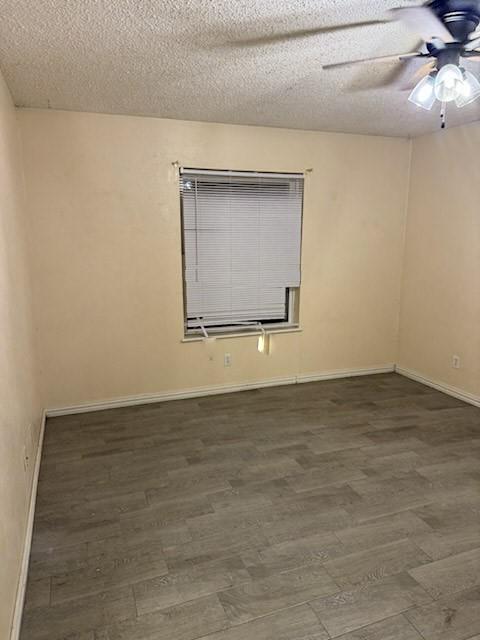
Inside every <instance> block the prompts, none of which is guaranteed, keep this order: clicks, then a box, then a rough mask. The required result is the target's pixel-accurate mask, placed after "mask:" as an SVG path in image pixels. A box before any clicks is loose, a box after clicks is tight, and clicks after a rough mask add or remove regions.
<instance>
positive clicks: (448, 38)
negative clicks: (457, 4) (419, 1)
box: [391, 6, 455, 42]
mask: <svg viewBox="0 0 480 640" xmlns="http://www.w3.org/2000/svg"><path fill="white" fill-rule="evenodd" d="M391 13H392V15H393V16H394V17H395V18H396V19H397V20H401V21H402V22H403V23H404V24H405V25H406V26H407V27H408V28H409V29H410V30H411V31H414V32H415V33H417V34H418V35H419V36H421V37H422V38H423V40H424V41H425V42H430V41H431V40H433V39H434V38H440V40H443V42H455V39H454V37H453V36H452V34H451V33H450V31H449V30H448V29H447V27H446V26H445V25H444V24H443V22H442V21H441V20H440V18H439V17H438V16H437V15H436V14H435V13H434V12H433V11H432V9H430V8H429V7H422V6H420V7H398V8H396V9H391Z"/></svg>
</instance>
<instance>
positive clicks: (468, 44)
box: [242, 0, 480, 126]
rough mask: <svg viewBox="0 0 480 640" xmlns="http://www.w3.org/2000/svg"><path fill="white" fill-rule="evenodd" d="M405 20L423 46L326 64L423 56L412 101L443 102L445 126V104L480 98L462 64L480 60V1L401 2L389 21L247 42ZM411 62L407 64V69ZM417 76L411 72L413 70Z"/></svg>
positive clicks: (424, 104) (260, 41)
mask: <svg viewBox="0 0 480 640" xmlns="http://www.w3.org/2000/svg"><path fill="white" fill-rule="evenodd" d="M394 20H400V21H402V22H403V23H404V24H405V25H406V26H407V27H408V28H409V29H410V30H411V31H413V32H415V33H416V34H417V35H419V36H420V37H421V39H422V41H423V45H422V46H421V48H420V50H417V51H413V52H408V53H401V54H395V55H389V56H381V57H376V58H363V59H358V60H346V61H342V62H336V63H333V64H325V65H322V67H323V69H325V70H327V71H329V70H334V69H338V68H340V67H347V66H352V65H357V64H369V63H378V62H393V61H397V62H400V63H403V64H405V63H407V64H408V63H410V62H411V61H413V60H415V59H421V60H423V61H424V64H423V66H422V67H421V68H420V69H419V70H417V72H416V73H415V74H414V76H413V77H414V80H415V81H417V84H416V86H415V88H414V89H413V91H412V92H411V94H410V96H409V100H410V101H411V102H413V103H414V104H416V105H417V106H419V107H422V108H423V109H427V110H430V109H431V108H432V106H433V104H434V103H435V101H436V100H439V101H440V102H441V103H442V126H444V124H445V104H446V103H447V102H453V101H455V102H456V104H457V106H458V107H463V106H465V105H466V104H469V103H470V102H473V100H475V99H476V98H478V97H480V82H479V81H478V80H477V78H476V77H475V76H474V75H473V74H472V73H471V72H470V71H468V70H465V69H464V68H463V66H461V61H462V59H467V60H472V61H480V29H479V31H477V27H479V24H480V0H431V1H430V2H428V3H427V4H424V5H419V6H407V7H398V8H395V9H391V10H390V19H388V20H378V19H377V20H367V21H363V22H357V23H352V24H341V25H333V26H329V27H319V28H311V29H305V30H299V31H293V32H290V33H285V34H275V35H273V36H267V37H264V38H256V39H251V40H246V41H243V43H242V44H244V45H255V44H257V45H258V44H262V45H265V44H270V43H274V42H278V41H281V40H285V39H288V40H291V39H298V38H305V37H308V36H316V35H319V34H323V33H332V32H336V31H340V30H344V29H355V28H359V27H366V26H371V25H378V24H385V23H388V22H392V21H394ZM408 69H409V67H408V66H407V71H408ZM412 75H413V71H412Z"/></svg>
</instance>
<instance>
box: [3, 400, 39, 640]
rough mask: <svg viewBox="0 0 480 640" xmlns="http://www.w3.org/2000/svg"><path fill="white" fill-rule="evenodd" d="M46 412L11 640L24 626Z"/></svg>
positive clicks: (37, 455) (16, 636) (37, 457)
mask: <svg viewBox="0 0 480 640" xmlns="http://www.w3.org/2000/svg"><path fill="white" fill-rule="evenodd" d="M46 417H47V414H46V411H43V413H42V421H41V424H40V433H39V436H38V445H37V452H36V455H35V467H34V469H33V477H32V487H31V491H30V503H29V507H28V516H27V528H26V532H25V541H24V545H23V555H22V564H21V567H20V576H19V579H18V585H17V595H16V598H15V609H14V612H13V621H12V629H11V632H10V640H18V638H19V637H20V628H21V626H22V614H23V603H24V601H25V590H26V588H27V578H28V562H29V559H30V548H31V546H32V535H33V520H34V517H35V503H36V501H37V488H38V477H39V475H40V461H41V458H42V448H43V437H44V434H45V422H46Z"/></svg>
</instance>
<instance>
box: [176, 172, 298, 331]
mask: <svg viewBox="0 0 480 640" xmlns="http://www.w3.org/2000/svg"><path fill="white" fill-rule="evenodd" d="M180 196H181V203H182V228H183V263H184V297H185V333H186V334H190V335H191V334H199V335H209V334H211V333H219V332H224V333H229V332H237V331H242V330H243V331H245V330H247V331H248V330H250V331H251V330H252V329H257V330H258V329H259V328H260V327H263V328H264V329H266V328H270V329H272V328H280V327H289V326H292V325H295V323H296V321H297V307H298V290H299V286H300V249H301V225H302V202H303V175H302V174H279V173H253V172H252V173H250V172H234V171H208V170H198V169H182V170H181V173H180Z"/></svg>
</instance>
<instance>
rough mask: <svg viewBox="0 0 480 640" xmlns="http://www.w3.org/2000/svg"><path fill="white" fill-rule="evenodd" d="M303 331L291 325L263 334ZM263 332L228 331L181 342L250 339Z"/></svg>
mask: <svg viewBox="0 0 480 640" xmlns="http://www.w3.org/2000/svg"><path fill="white" fill-rule="evenodd" d="M302 331H303V329H302V328H301V327H299V326H298V325H292V326H290V327H278V328H277V329H273V328H272V329H265V334H266V335H268V336H272V335H278V334H281V333H301V332H302ZM262 334H263V331H260V330H259V329H255V330H253V331H238V332H234V331H230V332H226V333H212V334H211V335H209V336H208V338H205V337H204V336H195V335H194V336H188V335H187V336H185V337H184V338H182V340H181V342H203V341H204V340H226V339H228V338H251V337H252V336H261V335H262Z"/></svg>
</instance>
